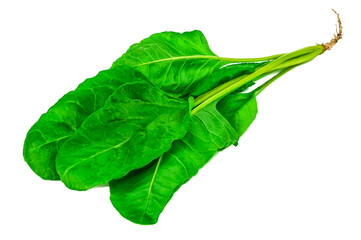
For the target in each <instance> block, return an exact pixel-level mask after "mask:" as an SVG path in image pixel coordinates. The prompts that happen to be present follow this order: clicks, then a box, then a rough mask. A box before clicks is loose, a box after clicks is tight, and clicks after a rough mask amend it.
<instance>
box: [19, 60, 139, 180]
mask: <svg viewBox="0 0 361 240" xmlns="http://www.w3.org/2000/svg"><path fill="white" fill-rule="evenodd" d="M137 79H144V76H143V75H142V74H141V73H139V72H137V71H134V70H133V69H131V68H130V67H127V66H119V67H116V68H113V69H111V70H106V71H101V72H99V74H98V75H96V76H95V77H92V78H89V79H86V80H85V81H84V82H83V83H81V84H80V85H79V86H78V87H77V88H76V89H75V90H74V91H71V92H69V93H67V94H65V95H64V96H63V97H62V98H60V99H59V100H58V102H57V103H55V104H54V105H53V106H52V107H50V108H49V110H48V111H47V112H46V113H44V114H43V115H41V117H40V118H39V120H38V121H37V122H36V123H35V124H34V125H33V126H32V127H31V128H30V130H29V132H28V133H27V136H26V139H25V143H24V148H23V155H24V159H25V161H26V162H27V163H28V165H29V166H30V168H31V169H32V170H33V171H34V172H35V173H36V174H37V175H39V176H40V177H41V178H43V179H48V180H58V179H59V175H58V174H57V172H56V169H55V157H56V155H57V152H58V150H59V148H60V146H61V145H62V144H63V143H64V142H65V141H66V140H67V139H68V138H69V137H70V136H71V135H72V134H73V133H74V132H75V130H76V129H77V128H78V127H79V126H80V125H81V124H82V122H83V121H84V119H85V118H87V117H88V116H89V115H90V114H91V113H93V112H94V111H96V110H98V109H99V108H101V107H103V105H104V103H105V101H106V99H107V98H108V97H109V96H110V95H111V94H112V93H113V92H114V91H115V89H117V88H118V87H119V86H121V85H122V84H124V83H127V82H132V81H135V80H137Z"/></svg>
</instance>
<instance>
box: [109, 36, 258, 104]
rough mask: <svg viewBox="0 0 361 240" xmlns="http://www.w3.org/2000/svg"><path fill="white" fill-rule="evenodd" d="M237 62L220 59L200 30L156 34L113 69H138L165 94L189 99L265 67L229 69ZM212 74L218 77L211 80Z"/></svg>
mask: <svg viewBox="0 0 361 240" xmlns="http://www.w3.org/2000/svg"><path fill="white" fill-rule="evenodd" d="M237 62H240V61H239V60H237V59H229V58H221V57H218V56H216V55H215V54H214V53H213V52H212V51H211V50H210V48H209V46H208V43H207V40H206V39H205V37H204V35H203V34H202V32H200V31H197V30H196V31H192V32H184V33H176V32H162V33H156V34H153V35H151V36H150V37H148V38H146V39H144V40H142V41H141V42H139V43H136V44H133V45H132V46H131V47H130V48H129V49H128V51H127V52H126V53H124V54H123V55H122V56H121V57H120V58H119V59H117V60H116V61H115V62H114V63H113V66H112V67H115V66H119V65H128V66H131V67H134V68H135V69H137V70H138V71H140V72H141V73H143V74H144V75H145V76H146V77H147V78H148V79H149V80H150V81H151V82H152V83H153V84H154V85H155V86H157V87H159V88H160V89H162V90H163V91H165V92H168V93H171V94H173V95H174V96H177V97H180V96H185V97H186V98H187V97H188V96H189V95H191V96H198V95H200V94H202V93H204V92H207V91H208V90H211V89H212V88H213V87H215V86H217V85H219V84H220V83H221V82H224V81H227V80H229V79H230V78H232V77H236V76H239V75H242V74H248V73H252V72H254V70H255V68H256V67H258V66H260V65H261V64H264V63H265V62H259V63H254V62H248V63H238V64H234V65H230V66H228V65H227V64H230V63H237ZM226 65H227V66H226ZM222 68H224V69H222ZM212 73H215V74H216V75H214V76H211V74H212Z"/></svg>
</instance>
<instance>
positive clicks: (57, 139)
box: [29, 135, 71, 152]
mask: <svg viewBox="0 0 361 240" xmlns="http://www.w3.org/2000/svg"><path fill="white" fill-rule="evenodd" d="M70 136H71V135H66V136H63V137H60V138H56V139H53V140H51V141H48V142H45V143H42V144H40V145H38V146H36V147H34V148H31V149H30V150H29V152H33V151H35V150H36V149H38V148H41V147H42V146H45V145H47V144H49V143H52V142H58V141H60V140H62V139H64V138H69V137H70Z"/></svg>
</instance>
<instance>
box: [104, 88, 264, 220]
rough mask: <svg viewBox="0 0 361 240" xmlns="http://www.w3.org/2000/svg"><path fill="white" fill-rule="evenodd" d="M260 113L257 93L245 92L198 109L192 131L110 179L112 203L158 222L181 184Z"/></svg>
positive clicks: (127, 212) (122, 211) (131, 216)
mask: <svg viewBox="0 0 361 240" xmlns="http://www.w3.org/2000/svg"><path fill="white" fill-rule="evenodd" d="M236 106H238V109H236V110H235V112H233V114H232V115H227V117H225V116H223V115H221V114H220V112H222V113H228V112H229V111H233V110H234V108H235V107H236ZM256 114H257V103H256V100H255V96H254V95H253V94H241V93H236V94H231V95H230V96H228V97H227V98H226V99H223V100H221V101H220V102H219V103H218V105H217V106H216V105H215V104H212V105H209V106H207V107H206V108H204V109H202V110H200V111H199V112H197V113H196V115H195V116H194V118H193V126H192V128H191V130H190V131H189V132H188V133H187V134H186V136H185V137H184V138H182V139H181V140H177V141H175V142H174V143H173V145H172V148H171V149H170V150H169V151H168V152H166V153H164V154H163V155H162V157H161V158H159V159H157V160H155V161H154V162H153V163H151V164H150V165H149V166H147V167H145V168H143V169H138V170H135V171H133V172H131V173H130V174H129V175H127V176H126V177H124V178H122V179H119V180H113V181H111V182H110V183H109V187H110V193H111V195H110V200H111V202H112V204H113V206H114V207H115V208H116V209H117V210H118V212H119V213H120V214H121V215H122V216H123V217H125V218H127V219H128V220H130V221H132V222H134V223H138V224H154V223H156V222H157V220H158V217H159V215H160V213H161V212H162V211H163V209H164V207H165V206H166V204H167V203H168V201H169V200H170V199H171V197H172V196H173V194H174V193H175V192H176V191H177V190H178V189H179V187H181V186H182V185H183V184H184V183H185V182H187V181H188V180H189V179H190V178H191V177H193V176H194V175H196V174H197V172H198V170H199V169H200V168H201V167H203V166H204V165H205V164H206V163H207V162H208V161H209V160H210V159H211V158H212V157H213V156H214V154H215V153H217V152H218V151H220V150H222V149H224V148H226V147H228V146H230V145H231V144H235V145H236V144H237V141H238V139H239V137H240V136H241V135H242V134H243V133H244V132H245V131H246V129H247V128H248V127H249V125H250V124H251V123H252V121H253V120H254V119H255V117H256ZM240 117H242V119H241V118H240ZM239 121H241V122H239Z"/></svg>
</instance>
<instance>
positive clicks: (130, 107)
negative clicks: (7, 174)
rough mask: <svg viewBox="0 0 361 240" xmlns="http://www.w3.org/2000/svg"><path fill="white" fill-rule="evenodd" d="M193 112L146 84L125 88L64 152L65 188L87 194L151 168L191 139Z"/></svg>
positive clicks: (60, 158) (60, 165)
mask: <svg viewBox="0 0 361 240" xmlns="http://www.w3.org/2000/svg"><path fill="white" fill-rule="evenodd" d="M190 109H191V105H190V104H189V103H188V102H187V101H185V100H181V99H176V98H172V97H169V96H167V95H166V94H164V92H162V91H161V90H159V89H158V88H156V87H154V86H153V85H151V84H150V83H148V82H147V81H145V80H143V79H138V80H137V81H133V82H131V83H126V84H123V85H122V86H120V87H119V88H118V89H117V90H116V91H115V92H114V93H113V94H112V95H111V96H110V97H109V99H108V100H107V102H106V104H105V105H104V107H103V108H101V109H99V110H98V111H96V112H94V113H93V114H91V115H90V116H89V117H88V118H87V119H86V120H85V121H84V122H83V124H82V125H81V126H80V127H79V128H78V129H77V131H76V132H75V133H74V134H73V135H72V136H71V137H70V138H69V139H68V140H67V141H66V142H65V143H64V144H63V145H62V147H61V148H60V150H59V152H58V155H57V157H56V169H57V172H58V173H59V175H60V178H61V180H62V182H64V184H65V185H66V186H67V187H68V188H70V189H75V190H87V189H89V188H91V187H94V186H96V185H101V184H106V183H108V182H109V181H110V180H112V179H118V178H121V177H123V176H125V175H126V174H127V173H128V172H130V171H131V170H134V169H138V168H141V167H143V166H145V165H147V164H149V163H150V162H151V161H152V160H153V159H155V158H158V157H159V156H160V155H161V154H162V153H163V152H166V151H168V150H169V149H170V148H171V144H172V142H173V141H174V140H176V139H180V138H182V137H183V136H184V135H185V134H186V133H187V130H188V128H189V127H190V123H191V118H190Z"/></svg>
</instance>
